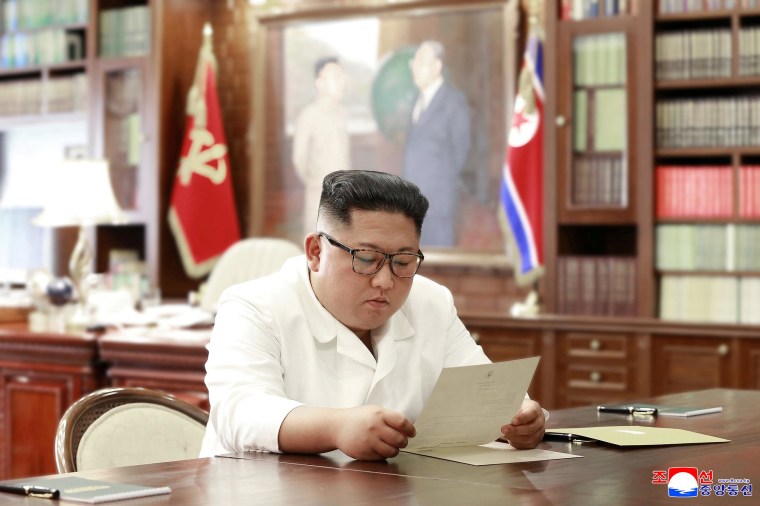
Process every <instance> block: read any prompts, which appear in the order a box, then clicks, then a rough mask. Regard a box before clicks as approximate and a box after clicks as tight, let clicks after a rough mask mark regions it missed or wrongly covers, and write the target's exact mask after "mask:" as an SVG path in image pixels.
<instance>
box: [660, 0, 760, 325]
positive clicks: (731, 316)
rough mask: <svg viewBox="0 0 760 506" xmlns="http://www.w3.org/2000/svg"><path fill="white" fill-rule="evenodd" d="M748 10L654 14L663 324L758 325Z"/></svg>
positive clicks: (758, 101)
mask: <svg viewBox="0 0 760 506" xmlns="http://www.w3.org/2000/svg"><path fill="white" fill-rule="evenodd" d="M755 4H756V2H755V3H753V2H747V1H746V0H739V1H735V2H720V3H717V7H718V8H717V9H712V10H710V9H708V8H707V7H708V6H709V4H708V3H707V2H705V3H704V5H703V9H700V10H695V11H692V12H660V10H658V11H656V12H655V13H653V15H654V17H653V27H654V37H655V40H656V41H658V42H657V47H658V48H659V51H656V52H655V54H654V62H655V67H654V68H655V69H656V74H655V76H654V77H655V79H654V81H653V82H654V104H653V107H654V108H655V111H656V114H655V123H654V124H655V128H656V130H655V133H656V142H655V152H654V157H653V164H652V165H653V171H654V177H655V181H654V185H653V194H654V196H655V200H656V202H655V203H656V206H655V215H654V218H655V219H654V234H655V238H656V241H655V243H656V246H655V252H654V264H655V281H654V282H655V285H656V288H657V291H658V300H659V308H658V312H657V314H658V315H659V316H660V317H661V318H665V319H676V320H707V321H712V322H725V323H743V324H746V323H750V324H757V323H760V319H758V316H757V310H756V308H757V306H758V303H760V262H759V261H757V260H756V259H757V258H759V257H758V253H760V251H759V250H758V249H757V248H758V247H760V177H759V176H755V174H757V173H760V169H757V168H756V167H757V165H758V164H760V97H759V96H758V95H757V89H758V86H760V68H758V66H757V63H758V62H760V55H758V51H760V41H758V39H757V38H756V37H755V34H756V33H760V31H759V29H758V27H760V5H755ZM677 125H683V127H682V128H676V126H677ZM668 178H669V179H668ZM668 196H670V198H668ZM756 203H757V204H756ZM755 207H758V208H757V209H755ZM674 251H675V253H674Z"/></svg>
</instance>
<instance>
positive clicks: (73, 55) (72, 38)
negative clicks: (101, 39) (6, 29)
mask: <svg viewBox="0 0 760 506" xmlns="http://www.w3.org/2000/svg"><path fill="white" fill-rule="evenodd" d="M83 58H84V33H81V32H80V33H77V32H69V31H66V30H63V29H49V30H41V31H37V32H30V33H22V32H18V33H13V34H6V35H0V68H2V69H15V68H24V67H33V66H36V65H54V64H56V63H63V62H67V61H77V60H81V59H83Z"/></svg>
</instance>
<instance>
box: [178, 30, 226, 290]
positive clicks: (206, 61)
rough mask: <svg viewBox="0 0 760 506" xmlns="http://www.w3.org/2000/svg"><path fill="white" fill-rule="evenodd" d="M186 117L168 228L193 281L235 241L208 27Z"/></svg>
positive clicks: (209, 268) (223, 137)
mask: <svg viewBox="0 0 760 506" xmlns="http://www.w3.org/2000/svg"><path fill="white" fill-rule="evenodd" d="M207 26H208V25H207ZM186 115H187V116H186V124H185V137H184V141H183V143H182V153H181V156H180V162H179V169H178V171H177V176H176V178H175V179H174V186H173V189H172V196H171V205H170V207H169V225H170V227H171V229H172V232H173V233H174V238H175V240H176V241H177V248H178V249H179V252H180V258H181V259H182V265H183V266H184V267H185V272H186V273H187V275H188V276H190V277H192V278H199V277H201V276H203V275H205V274H207V273H208V272H209V271H210V270H211V268H212V267H213V266H214V264H215V263H216V261H217V259H218V258H219V256H220V255H221V254H222V253H224V251H225V250H226V249H227V248H228V247H229V246H231V245H232V244H233V243H235V242H236V241H238V240H239V239H240V225H239V222H238V217H237V213H236V211H235V195H234V193H233V191H232V177H231V174H230V159H229V156H228V150H227V139H226V137H225V135H224V127H223V125H222V114H221V111H220V110H219V97H218V95H217V90H216V60H215V59H214V54H213V53H212V51H211V34H210V29H208V30H206V29H204V41H203V47H201V50H200V53H199V55H198V66H197V67H196V69H195V79H194V81H193V85H192V87H191V88H190V92H189V93H188V96H187V109H186Z"/></svg>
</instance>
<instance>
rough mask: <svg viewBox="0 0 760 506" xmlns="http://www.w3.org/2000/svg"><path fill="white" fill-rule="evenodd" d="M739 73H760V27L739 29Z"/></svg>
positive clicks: (746, 74)
mask: <svg viewBox="0 0 760 506" xmlns="http://www.w3.org/2000/svg"><path fill="white" fill-rule="evenodd" d="M739 75H740V76H756V75H760V27H752V28H742V29H741V30H739Z"/></svg>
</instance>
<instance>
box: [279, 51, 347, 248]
mask: <svg viewBox="0 0 760 506" xmlns="http://www.w3.org/2000/svg"><path fill="white" fill-rule="evenodd" d="M345 83H346V77H345V74H344V73H343V68H342V67H341V65H340V62H339V61H338V59H337V58H336V57H333V56H328V57H325V58H321V59H319V60H318V61H317V62H316V63H315V64H314V88H315V89H316V91H317V98H316V99H315V100H314V101H313V102H312V103H311V104H309V105H307V106H306V107H305V108H304V110H303V111H302V112H301V114H300V115H299V116H298V119H297V120H296V127H295V132H294V135H293V165H294V166H295V169H296V173H297V174H298V176H299V177H300V178H301V181H302V182H303V183H304V185H305V187H306V188H305V192H304V211H303V232H304V233H305V234H308V233H310V232H313V231H314V227H315V226H316V225H317V208H318V207H319V196H320V195H321V193H322V180H323V179H324V177H325V176H326V175H327V174H329V173H331V172H333V171H335V170H348V169H349V160H350V144H349V138H348V127H347V122H346V111H345V109H344V108H343V105H342V104H341V103H340V101H341V99H342V98H343V90H344V87H345Z"/></svg>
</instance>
